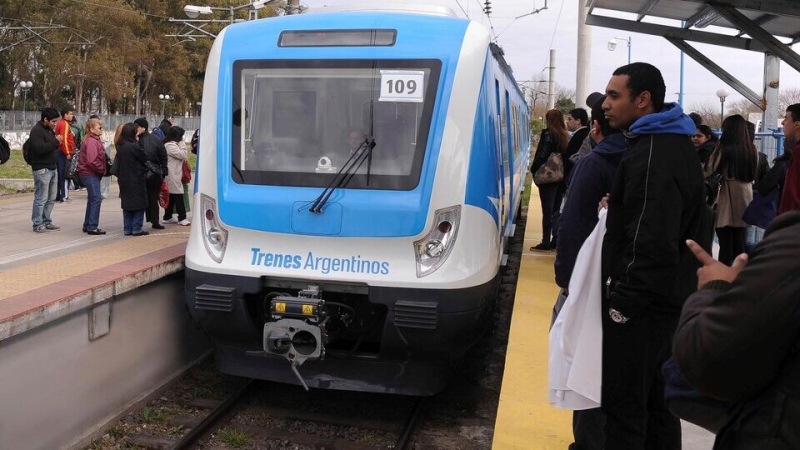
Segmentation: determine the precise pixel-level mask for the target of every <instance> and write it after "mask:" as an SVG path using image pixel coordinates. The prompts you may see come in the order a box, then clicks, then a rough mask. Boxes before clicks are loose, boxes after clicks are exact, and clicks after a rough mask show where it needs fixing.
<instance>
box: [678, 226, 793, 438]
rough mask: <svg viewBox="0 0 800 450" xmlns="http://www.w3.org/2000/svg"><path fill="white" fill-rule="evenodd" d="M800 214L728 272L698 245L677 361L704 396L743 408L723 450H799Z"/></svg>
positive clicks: (725, 435)
mask: <svg viewBox="0 0 800 450" xmlns="http://www.w3.org/2000/svg"><path fill="white" fill-rule="evenodd" d="M798 234H800V212H797V211H794V212H787V213H786V214H782V215H780V216H778V218H776V219H775V220H774V221H773V222H772V223H771V224H770V226H769V228H768V229H767V232H766V234H765V235H764V240H762V241H761V242H759V243H758V244H757V245H756V247H755V250H754V251H753V253H752V254H751V256H750V258H749V261H748V257H747V255H746V254H741V255H739V256H738V257H737V258H736V259H735V260H734V261H733V264H732V265H731V266H730V267H728V266H726V265H724V264H722V263H720V262H719V261H716V260H715V259H714V258H713V257H712V256H711V255H709V254H708V253H707V252H705V251H704V250H703V249H701V248H700V246H699V245H697V244H696V243H694V242H689V243H688V245H689V248H690V249H691V250H692V251H693V252H694V253H695V254H696V255H697V258H698V259H699V260H700V262H702V263H703V267H702V268H701V269H700V270H698V272H697V273H698V276H699V280H698V283H697V285H698V290H697V292H695V293H694V294H692V295H691V296H690V297H689V299H688V300H686V304H685V305H684V308H683V312H682V313H681V317H680V322H679V324H678V329H677V331H676V332H675V344H674V351H675V361H676V363H677V364H678V367H679V368H680V371H681V374H682V375H683V376H684V378H686V380H687V381H688V382H689V383H690V384H691V385H692V387H693V388H695V389H696V390H697V391H699V392H701V393H703V394H704V395H707V396H710V397H713V398H716V399H722V400H728V401H733V402H743V403H744V405H743V408H742V410H743V411H744V412H743V413H741V414H740V415H739V417H737V418H736V420H734V421H733V422H732V423H731V424H730V425H728V426H726V427H725V428H723V429H722V430H721V432H720V433H719V434H718V435H717V441H716V442H715V444H714V448H715V449H718V450H744V449H769V450H789V449H797V448H800V434H798V433H797V424H798V423H799V422H800V352H798V349H800V337H799V336H800V308H799V307H798V306H800V277H798V276H797V274H798V273H799V272H800V259H798V258H797V255H798V254H800V239H798Z"/></svg>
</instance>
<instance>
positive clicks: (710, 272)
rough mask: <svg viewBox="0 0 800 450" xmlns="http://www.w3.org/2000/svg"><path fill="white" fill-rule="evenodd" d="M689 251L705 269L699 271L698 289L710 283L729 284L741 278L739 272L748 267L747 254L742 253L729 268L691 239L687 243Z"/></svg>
mask: <svg viewBox="0 0 800 450" xmlns="http://www.w3.org/2000/svg"><path fill="white" fill-rule="evenodd" d="M686 245H687V246H688V247H689V250H691V251H692V253H694V256H695V257H696V258H697V260H698V261H700V264H702V265H703V267H701V268H699V269H697V289H700V288H702V287H703V286H704V285H705V284H706V283H708V282H709V281H714V280H722V281H727V282H728V283H730V282H732V281H733V280H735V279H736V277H737V276H739V272H741V271H742V269H744V266H746V265H747V253H742V254H741V255H739V256H737V257H736V259H735V260H733V264H732V265H731V266H730V267H728V266H726V265H725V264H722V263H721V262H719V261H717V260H716V259H714V258H713V257H712V256H711V255H709V254H708V253H706V251H705V250H703V247H700V245H699V244H697V242H695V241H693V240H691V239H689V240H687V241H686Z"/></svg>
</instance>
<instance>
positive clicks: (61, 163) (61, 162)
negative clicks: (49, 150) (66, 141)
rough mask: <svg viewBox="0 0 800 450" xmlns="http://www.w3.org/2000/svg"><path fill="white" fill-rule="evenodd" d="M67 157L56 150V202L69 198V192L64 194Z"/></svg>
mask: <svg viewBox="0 0 800 450" xmlns="http://www.w3.org/2000/svg"><path fill="white" fill-rule="evenodd" d="M67 163H68V161H67V156H66V155H64V153H62V152H61V150H58V153H57V154H56V171H57V172H58V190H57V191H56V201H57V202H61V201H64V200H65V199H66V198H67V197H69V192H66V190H65V187H66V185H67Z"/></svg>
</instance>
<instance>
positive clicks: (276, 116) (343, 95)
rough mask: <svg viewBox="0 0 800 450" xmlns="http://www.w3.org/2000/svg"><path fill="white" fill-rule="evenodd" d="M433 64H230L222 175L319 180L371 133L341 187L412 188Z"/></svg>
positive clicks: (433, 89)
mask: <svg viewBox="0 0 800 450" xmlns="http://www.w3.org/2000/svg"><path fill="white" fill-rule="evenodd" d="M441 66H442V63H441V61H440V60H437V59H412V60H398V59H357V60H313V61H309V60H280V61H276V60H260V61H236V62H234V65H233V80H234V82H233V104H232V108H231V110H232V111H233V118H232V120H233V128H232V131H233V132H232V142H231V162H232V164H231V178H232V179H233V181H234V182H236V183H239V184H248V185H264V186H298V187H300V186H302V187H325V186H328V185H329V184H330V183H331V180H333V179H334V177H336V174H337V173H338V172H339V171H340V170H342V169H343V168H345V170H346V168H347V166H348V164H347V162H346V161H347V160H348V159H349V158H350V156H351V155H352V154H353V153H354V152H356V151H357V150H356V149H357V148H358V147H359V146H360V145H362V144H365V143H366V142H369V140H370V139H374V143H375V146H374V148H373V149H372V151H371V154H370V155H369V158H364V162H362V163H361V164H360V165H358V167H357V168H353V170H352V172H353V173H352V174H351V176H350V177H348V181H347V186H346V187H347V188H348V189H384V190H412V189H414V188H415V187H416V186H417V185H418V183H419V180H420V173H421V170H422V162H423V159H424V156H425V149H426V147H427V142H428V135H429V132H430V128H431V122H432V116H433V110H434V105H435V102H436V97H437V95H436V94H437V91H438V87H439V78H440V73H441Z"/></svg>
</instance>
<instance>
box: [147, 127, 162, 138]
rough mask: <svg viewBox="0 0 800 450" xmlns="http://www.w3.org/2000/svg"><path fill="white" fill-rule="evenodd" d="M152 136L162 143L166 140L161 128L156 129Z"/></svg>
mask: <svg viewBox="0 0 800 450" xmlns="http://www.w3.org/2000/svg"><path fill="white" fill-rule="evenodd" d="M150 134H152V135H153V136H155V137H157V138H158V140H160V141H163V140H164V130H162V129H161V128H160V127H156V128H155V129H154V130H153V132H152V133H150Z"/></svg>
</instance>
